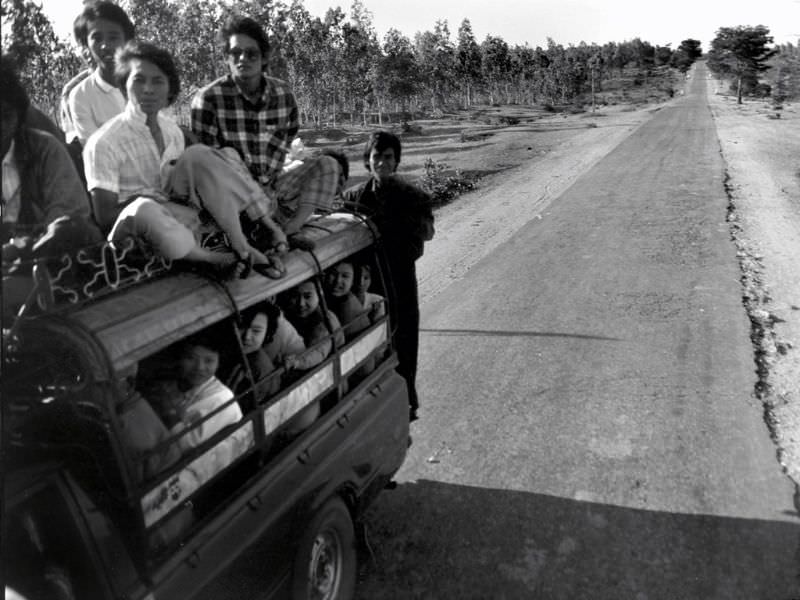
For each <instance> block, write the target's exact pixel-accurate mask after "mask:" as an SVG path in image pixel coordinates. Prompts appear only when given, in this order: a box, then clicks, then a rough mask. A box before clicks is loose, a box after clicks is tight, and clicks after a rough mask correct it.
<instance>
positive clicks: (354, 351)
mask: <svg viewBox="0 0 800 600" xmlns="http://www.w3.org/2000/svg"><path fill="white" fill-rule="evenodd" d="M386 337H387V326H386V322H385V321H384V322H383V323H382V324H381V326H380V327H377V328H375V329H373V330H372V331H370V332H369V333H367V334H366V335H365V336H364V337H362V338H361V339H359V340H358V341H357V342H356V343H354V344H353V345H352V346H350V347H349V348H347V349H346V350H344V351H343V352H342V353H341V355H340V357H339V368H340V369H341V371H342V375H347V374H348V373H350V371H352V370H353V369H355V368H356V365H358V363H360V362H361V361H362V360H364V359H366V358H368V357H369V355H370V354H372V353H373V352H374V351H375V350H377V349H378V348H380V347H381V346H382V345H383V344H385V343H386Z"/></svg>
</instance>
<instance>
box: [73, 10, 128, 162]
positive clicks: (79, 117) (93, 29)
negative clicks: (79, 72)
mask: <svg viewBox="0 0 800 600" xmlns="http://www.w3.org/2000/svg"><path fill="white" fill-rule="evenodd" d="M74 29H75V39H76V40H77V42H78V43H79V44H80V45H81V46H82V47H83V49H84V52H85V53H86V54H87V55H88V57H89V58H90V60H91V62H92V63H93V64H94V65H96V66H95V69H94V71H93V72H92V73H91V75H89V76H88V77H86V78H85V79H84V80H83V81H81V82H80V83H78V84H77V85H76V86H75V87H74V88H72V90H71V91H70V92H69V96H68V98H67V108H68V113H69V118H70V119H71V121H72V122H71V127H70V129H71V130H72V131H74V134H75V136H77V138H78V141H79V142H80V144H81V146H85V145H86V140H88V139H89V136H91V135H92V134H93V133H94V132H95V131H97V130H98V129H99V128H100V126H102V125H103V124H104V123H105V122H106V121H108V120H109V119H111V118H112V117H115V116H117V115H118V114H119V113H121V112H122V111H123V110H124V109H125V97H124V96H123V95H122V92H121V91H120V90H119V89H118V88H117V87H116V80H115V78H114V53H115V52H116V50H117V48H119V47H121V46H123V45H125V43H126V42H127V41H128V40H130V39H132V38H133V37H134V35H135V34H136V30H135V28H134V25H133V23H132V22H131V20H130V19H129V18H128V15H127V14H126V13H125V11H124V10H122V9H121V8H120V7H119V6H117V5H116V4H113V3H111V2H107V1H106V0H99V1H98V0H95V1H93V2H88V3H86V4H85V5H84V8H83V11H82V12H81V14H80V15H78V18H77V19H75V28H74ZM70 141H71V140H70Z"/></svg>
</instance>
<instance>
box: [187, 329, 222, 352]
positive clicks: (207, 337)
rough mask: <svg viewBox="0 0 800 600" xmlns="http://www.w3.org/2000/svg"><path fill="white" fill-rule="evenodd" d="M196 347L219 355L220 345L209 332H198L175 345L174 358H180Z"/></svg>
mask: <svg viewBox="0 0 800 600" xmlns="http://www.w3.org/2000/svg"><path fill="white" fill-rule="evenodd" d="M196 346H201V347H203V348H206V349H207V350H211V351H212V352H215V353H217V354H221V353H222V352H221V350H222V348H221V344H220V342H219V341H218V340H217V338H216V336H214V335H213V332H211V331H200V332H198V333H195V334H193V335H190V336H189V337H187V338H184V339H183V340H181V341H180V342H177V343H176V344H175V357H176V358H180V357H182V356H185V355H186V353H187V352H188V351H189V350H190V349H191V348H194V347H196Z"/></svg>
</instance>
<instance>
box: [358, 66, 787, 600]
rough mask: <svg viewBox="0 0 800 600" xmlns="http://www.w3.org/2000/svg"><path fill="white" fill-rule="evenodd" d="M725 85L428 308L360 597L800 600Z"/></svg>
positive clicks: (699, 97)
mask: <svg viewBox="0 0 800 600" xmlns="http://www.w3.org/2000/svg"><path fill="white" fill-rule="evenodd" d="M705 85H706V79H705V75H704V72H703V71H702V70H701V68H698V73H697V76H695V77H694V78H693V79H692V81H691V82H690V84H689V87H688V92H687V94H686V95H685V96H681V97H679V98H676V99H675V100H674V101H672V102H671V103H669V104H667V105H665V106H664V107H662V108H661V109H660V110H659V111H658V112H657V113H656V114H655V115H654V116H653V118H652V119H650V120H649V121H648V122H646V123H645V124H643V125H642V126H641V127H639V128H638V129H637V130H636V131H635V132H634V133H633V134H632V135H631V136H630V137H629V138H627V140H626V141H624V142H623V143H622V144H620V145H619V146H618V147H617V148H616V149H615V150H614V151H613V152H611V153H610V154H609V155H608V156H606V158H604V159H603V160H601V161H600V162H599V163H597V164H596V165H595V166H594V167H593V168H592V169H591V170H590V171H589V172H587V173H586V174H584V175H583V176H582V177H581V178H579V179H578V180H577V181H576V183H575V184H574V185H573V186H572V187H571V188H570V189H568V190H567V191H566V192H565V193H564V194H562V195H561V196H560V197H558V198H557V199H556V200H555V201H553V202H552V203H551V204H550V205H549V206H548V207H547V208H546V209H545V211H544V213H543V214H542V215H541V218H540V219H535V220H533V221H531V222H529V223H527V224H525V225H524V226H523V227H522V228H521V229H520V230H519V231H518V232H517V233H516V234H515V235H514V236H513V237H512V238H511V239H510V240H509V241H508V242H506V243H504V244H503V245H501V246H500V247H498V248H497V249H496V250H495V251H494V252H492V253H491V254H490V255H489V256H487V257H485V258H484V259H483V260H481V261H480V262H479V263H478V264H476V265H475V266H474V267H473V268H472V269H471V270H470V271H469V272H468V273H467V274H466V275H465V276H464V277H463V278H462V279H461V280H459V281H456V282H455V283H453V284H452V285H450V286H449V287H448V288H447V289H445V290H444V291H443V292H441V293H440V294H438V295H437V296H436V297H434V298H433V299H432V300H431V301H430V302H428V303H427V304H425V305H424V306H423V312H422V329H423V331H422V337H421V352H420V374H419V390H420V395H421V403H422V409H421V411H420V414H421V420H420V421H418V422H417V423H415V424H413V425H412V433H413V437H414V444H413V446H412V447H411V449H410V452H409V456H408V459H407V461H406V463H405V465H404V466H403V468H402V469H401V471H400V473H399V474H398V477H397V481H398V483H399V485H398V487H397V489H395V490H393V491H390V492H386V493H384V494H383V495H382V496H381V497H380V498H379V499H378V501H377V503H376V505H375V506H374V507H373V509H372V510H371V511H370V513H369V519H368V524H369V531H370V541H371V547H372V550H373V557H372V558H371V560H370V561H367V562H365V563H364V565H363V566H362V569H361V581H360V584H359V589H358V592H357V597H358V598H360V599H363V600H367V599H370V600H374V599H381V598H384V599H389V598H392V599H393V598H397V599H405V598H425V599H428V598H430V599H439V598H441V599H446V600H447V599H451V598H452V599H455V598H458V599H465V598H476V599H477V598H498V599H501V598H521V599H522V598H526V599H527V598H546V599H551V598H552V599H561V598H563V599H571V600H574V599H582V598H586V599H604V598H608V599H615V600H618V599H620V600H622V599H628V598H631V599H635V600H653V599H660V598H663V599H670V600H672V599H684V598H685V599H698V600H700V599H702V600H710V599H720V600H722V599H725V600H728V599H737V598H741V599H747V600H755V599H762V598H763V599H765V600H766V599H770V600H782V599H786V600H788V599H790V598H800V583H798V582H799V580H798V575H799V574H800V560H799V559H798V557H800V526H799V523H798V519H797V512H796V510H795V509H794V507H793V504H792V493H793V487H792V485H791V483H790V481H789V480H788V479H786V478H785V477H784V476H783V475H782V473H781V470H780V466H779V464H778V462H777V460H776V455H775V452H776V449H775V446H774V445H773V443H772V441H771V440H770V438H769V433H768V430H767V427H766V425H765V423H764V421H763V414H762V409H761V407H760V405H759V403H758V402H757V401H756V400H755V399H754V397H753V386H754V384H755V381H756V374H755V363H754V360H753V349H752V345H751V343H750V339H749V335H750V325H749V321H748V320H747V317H746V314H745V311H744V308H743V306H742V301H741V295H742V290H741V285H740V281H739V277H740V273H739V270H738V264H737V260H736V255H735V248H734V246H733V243H732V242H731V236H730V231H729V227H728V224H727V223H726V215H727V196H726V194H725V189H724V168H725V165H724V163H723V160H722V157H721V155H720V148H719V143H718V141H717V137H716V132H715V129H714V123H713V120H712V118H711V114H710V112H709V109H708V106H707V101H706V98H705ZM498 209H499V210H500V209H501V208H498Z"/></svg>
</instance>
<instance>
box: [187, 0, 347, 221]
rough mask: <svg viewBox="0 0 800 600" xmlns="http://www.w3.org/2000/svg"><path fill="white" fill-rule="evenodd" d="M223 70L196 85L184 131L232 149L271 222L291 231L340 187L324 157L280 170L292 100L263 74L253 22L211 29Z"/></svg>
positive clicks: (324, 207)
mask: <svg viewBox="0 0 800 600" xmlns="http://www.w3.org/2000/svg"><path fill="white" fill-rule="evenodd" d="M219 38H220V44H221V45H222V48H223V51H224V54H225V56H226V62H227V64H228V68H229V70H230V73H229V74H228V75H225V76H224V77H221V78H219V79H217V80H216V81H213V82H212V83H210V84H209V85H207V86H206V87H205V88H203V89H201V90H200V91H199V92H198V93H197V95H196V96H195V97H194V100H193V101H192V130H193V131H194V133H195V134H196V135H197V136H198V138H199V139H200V141H201V142H202V143H204V144H207V145H209V146H214V147H232V148H235V149H236V151H237V152H238V153H239V155H240V156H241V158H242V159H243V161H244V163H245V165H246V166H247V168H248V169H249V170H250V173H251V174H252V175H253V177H254V178H255V179H256V180H257V181H258V182H259V183H260V184H261V186H262V187H263V188H264V191H265V192H266V193H267V195H268V196H269V197H270V198H273V199H276V200H277V203H278V213H277V214H276V215H275V220H276V221H277V222H278V223H279V224H280V225H281V227H283V229H284V231H285V232H286V234H287V235H292V234H295V233H297V232H298V231H299V230H300V228H301V227H302V226H303V223H305V221H306V220H307V219H308V218H309V217H310V216H311V214H312V213H313V212H314V211H315V210H316V211H323V212H324V211H328V210H330V207H331V204H332V202H333V199H334V197H335V196H336V195H337V194H338V193H339V192H340V191H341V189H342V187H343V185H344V180H345V176H344V172H343V169H342V168H341V167H340V165H339V162H338V161H337V160H336V159H334V158H332V157H331V156H320V157H317V158H313V159H309V160H306V161H305V162H304V163H303V165H301V166H300V167H297V168H294V169H292V170H291V171H284V170H283V165H284V160H285V156H286V153H287V151H288V149H289V145H290V144H291V142H292V138H294V136H295V134H296V133H297V129H298V110H297V102H296V101H295V98H294V95H293V94H292V92H291V90H290V89H289V86H288V85H287V84H286V83H285V82H284V81H281V80H279V79H275V78H273V77H268V76H266V75H265V74H264V70H265V69H266V68H267V55H268V52H269V41H268V39H267V35H266V33H265V31H264V30H263V28H262V27H261V26H260V25H259V24H258V23H257V22H256V21H254V20H253V19H250V18H248V17H241V16H234V17H231V18H230V19H228V21H227V22H226V23H225V24H224V25H223V26H222V29H221V30H220V34H219Z"/></svg>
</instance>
